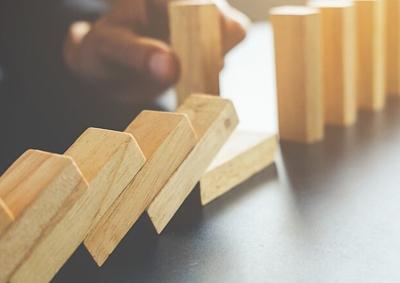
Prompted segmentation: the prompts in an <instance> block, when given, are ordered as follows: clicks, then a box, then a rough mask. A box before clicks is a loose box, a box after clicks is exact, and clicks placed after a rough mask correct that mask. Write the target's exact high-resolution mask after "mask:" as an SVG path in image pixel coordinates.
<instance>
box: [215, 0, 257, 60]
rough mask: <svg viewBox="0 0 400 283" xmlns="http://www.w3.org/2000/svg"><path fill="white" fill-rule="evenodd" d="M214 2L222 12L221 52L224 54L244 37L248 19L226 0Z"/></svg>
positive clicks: (248, 23) (248, 24)
mask: <svg viewBox="0 0 400 283" xmlns="http://www.w3.org/2000/svg"><path fill="white" fill-rule="evenodd" d="M216 4H217V6H218V8H219V10H220V11H221V14H222V17H221V21H222V23H221V29H222V40H223V52H224V54H226V53H228V52H229V51H230V50H231V49H232V48H233V47H235V46H236V45H237V44H238V43H239V42H241V41H242V40H243V39H244V38H245V37H246V33H247V30H248V27H249V26H250V20H249V18H248V17H247V16H246V15H244V14H243V13H241V12H239V11H238V10H236V9H234V8H232V7H231V6H230V5H229V4H228V3H227V2H226V1H216Z"/></svg>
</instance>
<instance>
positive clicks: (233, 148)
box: [200, 130, 277, 205]
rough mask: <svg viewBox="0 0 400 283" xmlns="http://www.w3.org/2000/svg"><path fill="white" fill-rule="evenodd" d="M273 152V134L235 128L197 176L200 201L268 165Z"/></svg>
mask: <svg viewBox="0 0 400 283" xmlns="http://www.w3.org/2000/svg"><path fill="white" fill-rule="evenodd" d="M276 151H277V137H276V135H272V134H267V133H261V132H249V131H243V130H237V131H235V132H234V133H233V134H232V136H231V137H230V138H229V140H228V141H227V142H226V144H225V145H224V146H223V147H222V149H221V150H220V151H219V152H218V155H217V156H216V157H215V158H214V160H213V162H212V163H211V164H210V166H209V167H208V168H207V171H206V172H205V173H204V174H203V176H202V177H201V179H200V197H201V203H202V204H203V205H206V204H208V203H210V202H211V201H213V200H215V199H216V198H218V197H220V196H221V195H223V194H225V193H226V192H228V191H230V190H231V189H232V188H234V187H235V186H237V185H239V184H241V183H243V182H244V181H246V180H247V179H249V178H250V177H251V176H253V175H255V174H256V173H258V172H260V171H261V170H262V169H264V168H266V167H267V166H269V165H271V164H272V163H273V162H274V159H275V154H276Z"/></svg>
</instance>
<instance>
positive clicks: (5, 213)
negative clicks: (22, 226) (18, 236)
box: [0, 198, 14, 236]
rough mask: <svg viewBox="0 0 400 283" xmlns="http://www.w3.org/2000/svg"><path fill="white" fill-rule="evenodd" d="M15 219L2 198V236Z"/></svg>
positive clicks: (0, 200)
mask: <svg viewBox="0 0 400 283" xmlns="http://www.w3.org/2000/svg"><path fill="white" fill-rule="evenodd" d="M13 221H14V215H13V214H12V212H11V211H10V209H9V208H8V207H7V205H6V204H5V203H4V201H3V200H2V199H1V198H0V236H1V234H3V232H4V231H5V230H6V229H7V228H8V226H9V225H10V224H11V223H12V222H13Z"/></svg>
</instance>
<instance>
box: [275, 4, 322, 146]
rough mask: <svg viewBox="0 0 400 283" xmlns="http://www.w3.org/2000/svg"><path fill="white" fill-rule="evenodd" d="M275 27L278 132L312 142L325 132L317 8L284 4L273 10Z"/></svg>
mask: <svg viewBox="0 0 400 283" xmlns="http://www.w3.org/2000/svg"><path fill="white" fill-rule="evenodd" d="M270 16H271V17H270V18H271V22H272V26H273V30H274V42H275V64H276V80H277V98H278V116H279V135H280V137H281V139H284V140H292V141H296V142H304V143H313V142H316V141H319V140H321V139H322V138H323V136H324V111H323V98H322V85H321V82H322V72H321V59H322V58H321V31H320V14H319V11H318V9H315V8H312V7H300V6H282V7H277V8H273V9H271V11H270Z"/></svg>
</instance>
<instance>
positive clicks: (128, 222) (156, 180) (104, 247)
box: [85, 111, 197, 265]
mask: <svg viewBox="0 0 400 283" xmlns="http://www.w3.org/2000/svg"><path fill="white" fill-rule="evenodd" d="M125 131H126V132H128V133H130V134H132V135H133V136H134V137H135V138H136V140H137V142H138V143H139V145H140V148H141V149H142V151H143V153H144V155H145V157H146V158H147V161H146V163H145V164H144V166H143V168H142V169H141V170H140V171H139V173H138V174H137V175H136V177H135V178H134V179H133V180H132V181H131V182H130V183H129V184H128V186H127V187H126V188H125V190H124V191H123V192H122V193H121V194H120V195H119V196H118V198H117V199H116V200H115V201H114V203H113V204H112V206H111V207H110V209H108V210H107V212H106V213H105V214H104V215H103V216H102V217H101V219H100V220H99V222H98V223H97V224H96V225H95V226H94V227H93V229H92V231H91V232H90V234H89V235H88V237H87V238H86V240H85V246H86V247H87V249H88V250H89V252H90V253H91V254H92V256H93V257H94V259H95V261H96V262H97V264H98V265H102V264H103V263H104V262H105V260H106V259H107V257H108V256H109V255H110V254H111V252H112V251H113V250H114V249H115V247H116V246H117V245H118V243H119V242H120V241H121V240H122V238H123V237H124V236H125V234H126V233H127V232H128V231H129V229H130V228H131V227H132V226H133V225H134V223H135V222H136V220H137V219H138V218H139V216H140V215H141V214H142V213H143V212H144V210H145V209H146V207H147V206H148V205H149V204H150V202H151V201H152V200H153V198H154V196H155V195H156V194H157V193H158V192H159V191H160V189H161V188H162V187H163V185H164V184H165V183H166V182H167V180H168V179H169V178H170V176H171V175H172V173H173V172H174V171H175V170H176V168H177V167H178V166H179V165H180V164H181V162H182V161H183V160H184V158H185V157H186V155H187V154H188V153H189V151H190V150H191V149H192V148H193V146H194V145H195V144H196V141H197V138H196V134H195V133H194V130H193V127H192V125H191V123H190V121H189V119H188V117H187V116H186V115H184V114H177V113H165V112H155V111H143V112H142V113H141V114H140V115H139V116H138V117H137V118H136V119H135V120H134V121H133V122H132V123H131V124H130V125H129V126H128V128H127V129H126V130H125Z"/></svg>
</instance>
